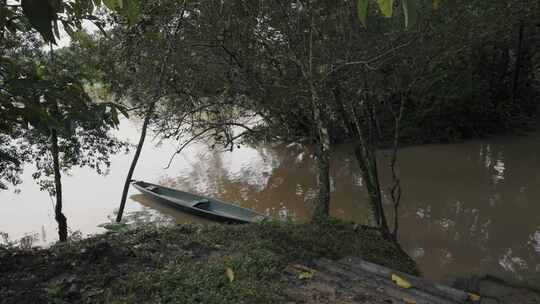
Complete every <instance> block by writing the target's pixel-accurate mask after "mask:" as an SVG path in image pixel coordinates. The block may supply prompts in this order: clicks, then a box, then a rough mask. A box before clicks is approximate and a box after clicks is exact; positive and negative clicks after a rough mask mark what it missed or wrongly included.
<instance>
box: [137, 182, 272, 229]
mask: <svg viewBox="0 0 540 304" xmlns="http://www.w3.org/2000/svg"><path fill="white" fill-rule="evenodd" d="M134 184H135V185H136V186H138V187H141V188H144V190H146V191H147V192H149V194H154V195H156V196H158V197H160V198H162V199H166V200H168V201H170V202H173V203H175V204H177V205H180V206H182V207H185V208H191V209H195V210H199V211H202V212H207V213H209V214H212V215H216V216H220V217H224V218H229V219H235V220H240V221H245V222H255V221H260V220H261V219H262V218H264V217H265V216H264V215H262V214H260V213H258V212H255V211H253V210H250V209H246V208H242V207H240V206H237V205H234V204H230V203H225V202H222V201H219V200H216V199H212V198H207V197H204V196H199V195H196V194H192V193H188V192H184V191H180V190H175V189H171V188H167V187H162V186H159V185H154V184H150V183H146V182H135V183H134Z"/></svg>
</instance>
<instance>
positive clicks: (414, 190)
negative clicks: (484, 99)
mask: <svg viewBox="0 0 540 304" xmlns="http://www.w3.org/2000/svg"><path fill="white" fill-rule="evenodd" d="M124 126H125V123H124ZM120 134H121V135H122V136H124V137H128V138H130V139H131V141H132V142H133V141H134V139H136V137H137V128H136V125H127V127H123V129H122V131H121V132H120ZM174 150H175V146H174V145H173V144H170V143H163V144H162V145H161V146H160V147H155V146H153V145H151V144H150V145H147V146H146V147H145V149H144V150H143V153H142V155H141V160H140V162H139V166H138V168H137V170H136V172H135V178H137V179H143V180H146V181H149V182H157V183H160V184H163V185H166V186H169V187H174V188H178V189H181V190H185V191H192V192H195V193H199V194H203V195H207V196H211V197H215V198H218V199H221V200H224V201H228V202H234V203H237V204H240V205H242V206H244V207H248V208H252V209H255V210H257V211H259V212H261V213H267V214H270V215H272V216H275V217H287V218H292V219H294V220H296V221H301V222H303V221H307V220H309V218H310V214H311V209H312V202H313V200H314V199H315V198H316V194H317V188H316V163H315V161H314V160H313V158H312V157H311V155H312V153H311V151H310V150H309V149H308V148H306V147H303V146H300V145H295V144H293V145H276V146H268V145H265V146H259V147H242V148H240V149H237V150H235V151H234V152H232V153H229V152H225V153H222V152H220V151H216V150H212V149H210V148H209V147H208V145H206V144H205V143H204V142H202V143H196V144H194V145H193V146H191V147H190V148H189V149H187V150H185V152H184V153H183V154H181V155H179V156H178V158H177V159H176V160H175V162H174V163H173V166H172V167H171V168H170V169H168V170H164V169H163V167H164V166H165V165H166V162H167V160H168V159H169V157H170V155H171V154H172V153H173V151H174ZM538 150H540V133H537V134H533V135H531V136H528V137H508V138H497V139H490V140H480V141H471V142H466V143H461V144H454V145H424V146H418V147H409V148H405V149H402V150H401V151H400V155H399V160H400V165H399V172H400V176H401V181H402V187H403V200H402V208H401V210H400V220H401V230H400V241H401V243H402V245H403V247H404V249H405V250H406V251H407V252H409V254H411V256H413V257H414V258H415V259H416V261H417V262H418V264H419V266H420V268H421V270H422V272H423V273H424V275H426V276H427V277H430V278H434V279H441V280H442V279H445V278H448V277H452V276H459V275H462V274H471V273H478V274H484V273H490V274H493V275H499V276H503V277H505V278H514V279H523V280H529V279H530V278H533V277H534V276H536V277H538V272H540V204H538V200H539V199H540V187H539V186H538V185H539V184H540V170H538V169H539V168H540V158H539V156H538V154H537V152H536V151H538ZM387 154H388V152H386V151H382V152H381V153H379V159H380V161H381V166H380V169H381V172H380V173H381V181H382V182H383V183H385V184H386V185H388V184H389V182H390V180H391V175H390V172H389V170H387V167H386V166H385V165H384V164H385V163H388V159H389V157H388V155H387ZM130 160H131V157H130V155H119V156H117V157H116V158H115V159H113V162H112V168H111V175H110V176H108V177H106V178H103V177H99V176H97V175H95V174H94V173H90V172H87V171H84V170H79V171H77V170H75V171H74V172H73V175H72V176H71V177H66V178H65V188H66V191H65V192H66V193H65V201H66V204H65V205H66V213H67V215H68V220H69V221H70V222H69V223H70V228H71V229H72V230H74V231H82V232H83V233H85V234H86V233H97V232H101V231H103V229H101V228H98V227H97V225H98V224H101V223H103V222H105V221H107V216H110V215H111V214H113V213H114V209H115V208H116V207H117V199H118V198H119V197H120V192H121V186H122V184H123V178H124V176H125V169H126V168H127V167H128V166H129V162H130ZM25 174H27V173H25ZM28 175H29V174H28ZM86 185H99V187H95V188H94V190H93V191H91V192H89V191H88V189H87V187H86ZM22 188H23V189H22V190H23V191H22V194H21V195H19V196H17V195H14V194H7V193H5V192H0V202H1V203H0V221H1V222H0V231H6V232H8V233H10V235H12V236H14V237H15V238H16V239H18V238H20V237H23V236H25V234H24V233H26V232H28V231H38V232H39V231H41V233H38V234H41V235H42V237H41V239H43V240H40V241H38V243H46V242H51V241H54V240H55V239H54V238H55V237H56V232H55V228H56V225H55V222H54V216H53V212H52V208H51V205H50V199H49V198H48V197H47V196H46V195H44V194H43V193H40V192H39V191H38V190H36V189H35V188H36V187H34V186H33V183H32V181H31V178H30V177H29V176H28V177H27V178H25V184H23V187H22ZM386 188H387V187H384V189H386ZM331 190H332V192H331V200H332V204H331V213H332V214H333V215H334V216H337V217H340V218H342V219H345V220H349V221H355V222H359V223H365V222H366V218H365V215H366V214H367V212H366V211H367V204H366V199H367V195H366V193H365V191H364V185H363V180H362V178H361V175H360V172H359V169H358V167H357V165H356V163H355V160H354V156H353V154H352V149H351V147H350V146H346V145H345V146H341V147H338V148H336V149H335V150H334V151H333V157H332V161H331ZM81 194H85V195H81ZM384 197H386V195H385V196H384ZM386 204H388V202H386ZM388 207H390V205H388ZM388 209H391V208H388ZM127 212H128V214H131V215H128V217H130V216H131V217H132V220H134V221H139V222H141V223H142V222H148V221H158V222H162V223H163V224H170V223H173V222H176V223H184V222H195V221H196V222H207V221H206V220H204V219H201V218H199V217H194V216H191V215H189V214H185V213H181V212H179V211H177V210H176V209H173V208H170V207H168V206H165V205H162V204H159V203H157V202H155V201H153V200H152V199H151V198H148V197H146V196H144V195H140V194H138V193H137V192H136V191H135V190H133V189H131V190H130V200H129V202H128V209H127ZM389 215H391V214H389ZM29 227H30V228H29ZM27 235H35V232H34V233H30V234H27Z"/></svg>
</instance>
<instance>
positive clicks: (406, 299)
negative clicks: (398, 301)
mask: <svg viewBox="0 0 540 304" xmlns="http://www.w3.org/2000/svg"><path fill="white" fill-rule="evenodd" d="M403 301H405V303H407V304H416V300H414V299H408V298H405V299H403Z"/></svg>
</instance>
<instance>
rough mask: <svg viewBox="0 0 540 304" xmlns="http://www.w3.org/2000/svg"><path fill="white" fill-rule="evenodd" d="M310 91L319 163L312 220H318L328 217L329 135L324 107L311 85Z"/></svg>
mask: <svg viewBox="0 0 540 304" xmlns="http://www.w3.org/2000/svg"><path fill="white" fill-rule="evenodd" d="M310 89H311V98H312V105H313V119H314V120H315V123H316V124H317V132H318V137H319V141H318V151H317V154H318V155H317V156H318V162H319V172H318V175H317V182H318V186H319V200H318V202H317V205H316V206H315V210H314V213H313V219H315V220H318V219H322V218H325V217H328V216H329V215H330V135H329V134H328V127H327V125H326V120H325V117H323V115H324V113H321V110H322V109H323V108H324V107H323V105H322V103H321V100H320V98H319V95H318V94H317V92H316V90H315V87H314V85H313V84H312V83H311V85H310Z"/></svg>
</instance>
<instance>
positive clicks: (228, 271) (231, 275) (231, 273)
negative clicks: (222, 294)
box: [225, 267, 234, 282]
mask: <svg viewBox="0 0 540 304" xmlns="http://www.w3.org/2000/svg"><path fill="white" fill-rule="evenodd" d="M225 274H226V275H227V278H228V279H229V282H232V281H234V271H233V270H232V269H231V268H229V267H227V269H226V270H225Z"/></svg>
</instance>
